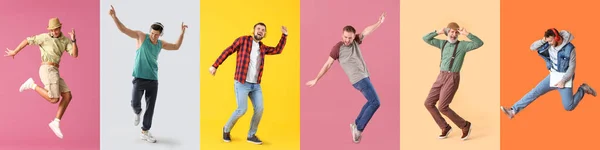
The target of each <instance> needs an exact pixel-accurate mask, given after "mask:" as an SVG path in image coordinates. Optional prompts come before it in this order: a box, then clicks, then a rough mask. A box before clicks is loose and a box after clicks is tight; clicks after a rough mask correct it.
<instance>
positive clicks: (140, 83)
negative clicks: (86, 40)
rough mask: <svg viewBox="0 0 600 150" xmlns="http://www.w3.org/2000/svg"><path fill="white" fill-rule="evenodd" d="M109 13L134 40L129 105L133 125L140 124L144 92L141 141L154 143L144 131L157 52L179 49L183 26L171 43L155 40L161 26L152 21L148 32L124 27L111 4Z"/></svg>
mask: <svg viewBox="0 0 600 150" xmlns="http://www.w3.org/2000/svg"><path fill="white" fill-rule="evenodd" d="M109 14H110V16H111V17H112V18H113V21H115V24H117V27H118V28H119V30H120V31H121V32H123V33H124V34H126V35H127V36H129V37H131V38H133V39H136V41H137V47H138V49H137V51H136V55H135V65H134V67H133V74H132V75H133V77H134V79H133V94H132V95H133V98H132V100H131V107H133V111H134V113H135V118H134V125H135V126H137V125H138V124H139V123H140V113H141V112H142V107H141V106H142V103H141V100H142V95H144V93H145V94H146V112H144V122H143V126H142V135H141V138H142V140H145V141H148V142H151V143H154V142H156V139H154V137H153V136H152V135H151V134H150V132H148V130H150V127H151V126H152V115H153V114H154V104H155V103H156V96H157V94H158V62H157V60H158V54H160V51H161V50H162V49H165V50H179V47H180V46H181V43H182V41H183V35H184V33H185V29H186V28H187V25H185V24H183V23H181V35H179V40H177V43H175V44H172V43H168V42H165V41H163V40H159V39H158V38H159V37H160V36H162V34H163V28H164V26H163V25H162V24H161V23H158V22H156V23H154V24H152V25H151V26H150V28H151V31H150V33H149V34H146V33H143V32H141V31H134V30H131V29H128V28H127V27H125V25H123V24H122V23H121V21H119V19H118V18H117V15H116V14H115V9H114V8H113V7H112V5H111V9H110V12H109Z"/></svg>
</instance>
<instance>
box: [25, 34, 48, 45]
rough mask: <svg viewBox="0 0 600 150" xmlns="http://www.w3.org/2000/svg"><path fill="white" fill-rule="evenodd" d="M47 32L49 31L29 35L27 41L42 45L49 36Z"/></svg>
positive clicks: (31, 43)
mask: <svg viewBox="0 0 600 150" xmlns="http://www.w3.org/2000/svg"><path fill="white" fill-rule="evenodd" d="M46 34H47V33H43V34H38V35H34V36H30V37H27V43H28V44H29V45H40V44H42V43H43V42H44V40H46V38H47V37H48V35H46Z"/></svg>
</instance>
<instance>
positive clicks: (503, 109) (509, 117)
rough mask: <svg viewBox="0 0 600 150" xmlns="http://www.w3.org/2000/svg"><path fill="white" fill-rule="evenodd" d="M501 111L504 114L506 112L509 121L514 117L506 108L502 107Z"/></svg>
mask: <svg viewBox="0 0 600 150" xmlns="http://www.w3.org/2000/svg"><path fill="white" fill-rule="evenodd" d="M500 110H502V112H504V114H505V115H506V116H508V119H512V118H513V117H514V116H510V113H509V112H508V111H506V108H504V107H502V106H500Z"/></svg>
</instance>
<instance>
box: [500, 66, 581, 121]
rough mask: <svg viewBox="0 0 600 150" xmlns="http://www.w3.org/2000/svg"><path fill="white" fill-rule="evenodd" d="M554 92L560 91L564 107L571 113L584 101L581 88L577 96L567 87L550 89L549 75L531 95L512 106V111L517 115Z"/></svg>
mask: <svg viewBox="0 0 600 150" xmlns="http://www.w3.org/2000/svg"><path fill="white" fill-rule="evenodd" d="M552 90H558V92H559V93H560V97H561V98H562V104H563V107H564V108H565V110H567V111H571V110H573V109H575V107H577V104H579V102H581V100H582V99H583V96H584V94H585V93H584V90H583V88H582V87H579V88H578V89H577V93H575V95H573V88H567V87H565V88H562V89H561V88H557V87H550V75H548V76H546V78H544V80H542V81H541V82H540V83H539V84H538V85H537V86H536V87H535V88H533V89H532V90H531V91H529V93H527V94H525V96H523V98H521V100H519V101H518V102H517V103H515V104H514V105H513V106H512V109H513V110H514V111H515V114H516V113H518V112H519V111H521V110H523V109H525V107H527V105H529V104H531V103H532V102H533V101H535V100H536V99H537V98H538V97H540V96H542V95H544V94H546V93H548V92H550V91H552Z"/></svg>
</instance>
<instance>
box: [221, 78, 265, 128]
mask: <svg viewBox="0 0 600 150" xmlns="http://www.w3.org/2000/svg"><path fill="white" fill-rule="evenodd" d="M234 87H235V96H236V100H237V105H238V106H237V109H236V110H235V111H234V112H233V114H232V115H231V118H229V121H228V122H227V124H225V128H224V130H225V131H224V132H227V133H229V132H231V129H232V128H233V126H235V123H236V122H237V121H238V119H240V117H242V116H243V115H244V114H245V113H246V109H247V108H248V97H250V101H252V106H254V115H252V121H251V122H250V131H249V132H248V137H252V136H253V135H254V134H256V130H257V129H258V124H259V123H260V119H261V118H262V114H263V94H262V89H261V88H260V84H256V83H248V82H246V83H244V84H242V83H240V82H238V81H237V80H236V81H235V83H234Z"/></svg>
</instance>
